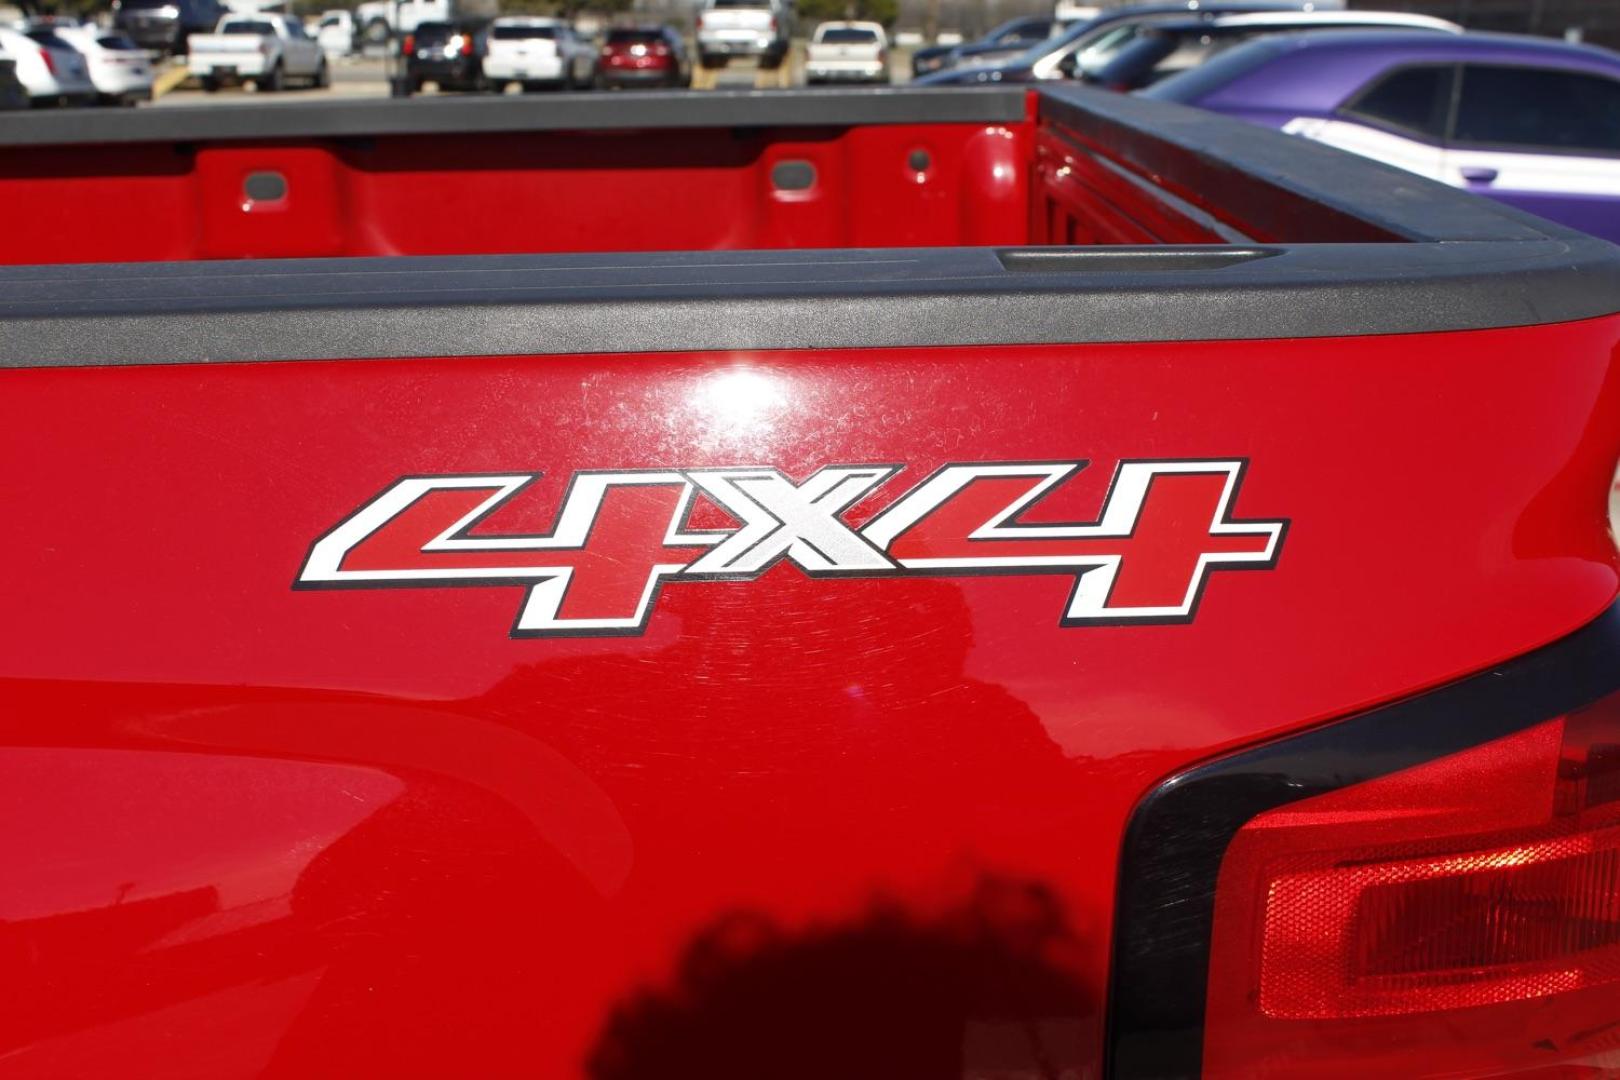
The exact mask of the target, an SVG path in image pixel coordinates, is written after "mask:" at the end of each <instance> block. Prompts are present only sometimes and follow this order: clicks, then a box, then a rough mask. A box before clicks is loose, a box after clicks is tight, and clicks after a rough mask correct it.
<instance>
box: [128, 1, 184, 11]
mask: <svg viewBox="0 0 1620 1080" xmlns="http://www.w3.org/2000/svg"><path fill="white" fill-rule="evenodd" d="M170 2H171V0H122V2H121V3H120V4H119V5H118V7H119V9H120V10H121V11H149V10H151V9H152V8H160V7H167V6H168V5H169V3H170Z"/></svg>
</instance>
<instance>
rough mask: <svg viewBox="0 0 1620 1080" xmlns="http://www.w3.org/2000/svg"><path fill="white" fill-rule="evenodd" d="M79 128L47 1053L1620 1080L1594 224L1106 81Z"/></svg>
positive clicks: (535, 1070) (55, 249)
mask: <svg viewBox="0 0 1620 1080" xmlns="http://www.w3.org/2000/svg"><path fill="white" fill-rule="evenodd" d="M40 121H41V118H39V117H33V116H23V117H4V118H0V145H3V146H5V147H6V151H5V154H4V156H3V157H0V198H5V199H6V201H7V204H8V205H12V206H23V207H26V208H27V214H26V215H23V214H18V215H15V217H14V220H13V222H12V223H11V224H12V226H13V227H12V228H11V231H10V232H9V234H8V246H7V248H6V249H5V251H4V252H3V255H4V257H5V259H6V261H7V262H8V263H11V264H15V265H9V266H5V267H0V367H3V369H4V370H0V387H3V392H0V432H3V433H4V434H3V442H0V447H3V450H0V462H3V463H4V468H5V475H6V477H7V480H6V492H7V498H6V500H5V503H4V506H5V508H6V510H7V511H8V512H7V515H6V517H7V522H8V527H7V528H6V529H5V530H4V531H3V532H0V554H3V565H4V566H5V567H6V568H7V570H6V571H5V575H4V578H3V582H4V584H3V588H0V596H3V597H4V598H5V610H6V612H7V614H8V615H9V616H10V617H9V618H8V619H7V620H6V629H5V630H4V631H3V632H0V663H3V669H0V676H3V677H0V725H3V732H4V737H3V739H0V805H3V806H4V808H5V809H4V814H3V817H4V819H5V820H6V821H8V823H9V825H10V827H9V828H8V829H7V830H5V834H4V839H3V840H0V853H3V859H0V863H3V865H5V866H6V867H7V868H8V869H7V874H6V875H5V878H4V881H3V884H0V956H4V957H5V958H6V963H5V965H4V970H5V972H6V974H5V975H4V976H3V977H0V987H3V996H0V1002H3V1004H4V1006H5V1007H4V1009H3V1010H0V1061H3V1062H4V1063H5V1069H4V1071H5V1073H6V1075H7V1076H64V1075H105V1074H110V1073H121V1072H124V1073H127V1072H134V1073H138V1074H139V1075H142V1076H152V1077H156V1076H200V1075H206V1076H211V1077H223V1076H238V1075H240V1076H251V1075H278V1076H279V1075H285V1076H299V1077H305V1076H316V1075H334V1076H335V1075H343V1076H362V1075H379V1076H384V1075H386V1076H406V1075H411V1076H416V1075H420V1076H444V1075H466V1076H497V1075H500V1076H506V1075H539V1076H567V1075H576V1074H587V1075H591V1076H596V1077H614V1078H620V1077H624V1078H629V1077H653V1076H659V1077H664V1076H680V1077H687V1076H693V1077H695V1076H704V1077H711V1078H723V1077H758V1076H772V1077H801V1076H802V1077H812V1076H814V1077H828V1076H845V1077H863V1076H870V1077H879V1076H881V1077H895V1076H928V1077H933V1076H963V1077H982V1078H1008V1077H1080V1076H1100V1075H1112V1076H1116V1077H1146V1076H1166V1075H1191V1074H1196V1073H1198V1072H1200V1071H1202V1072H1204V1073H1206V1074H1208V1075H1211V1076H1258V1075H1266V1076H1288V1075H1306V1074H1309V1075H1313V1076H1315V1075H1341V1074H1342V1075H1366V1074H1368V1073H1369V1072H1371V1071H1372V1070H1374V1069H1382V1070H1384V1071H1386V1072H1388V1073H1391V1074H1393V1075H1402V1076H1418V1075H1446V1076H1453V1075H1477V1074H1484V1073H1491V1074H1493V1075H1494V1074H1500V1073H1505V1072H1510V1071H1513V1070H1520V1071H1525V1070H1534V1069H1551V1068H1554V1067H1568V1068H1570V1069H1572V1070H1577V1071H1572V1072H1568V1073H1561V1074H1559V1075H1588V1074H1590V1075H1598V1074H1601V1072H1602V1070H1604V1069H1607V1068H1612V1067H1614V1066H1615V1065H1616V1062H1617V1060H1620V1059H1617V1058H1616V1054H1617V1053H1620V1039H1617V1038H1616V1036H1615V1035H1614V1034H1613V1032H1614V1031H1616V1030H1617V1027H1616V1024H1617V1022H1620V990H1617V988H1620V901H1617V898H1616V897H1617V894H1616V888H1617V887H1616V885H1615V884H1614V882H1615V881H1616V880H1620V879H1617V878H1616V876H1615V870H1614V867H1615V865H1616V861H1615V860H1616V859H1617V856H1616V852H1617V851H1620V813H1617V811H1620V785H1617V784H1616V783H1615V777H1616V775H1620V771H1617V770H1616V768H1615V765H1614V761H1615V759H1616V753H1615V750H1614V748H1615V747H1616V746H1617V745H1620V706H1616V705H1615V704H1614V703H1613V701H1612V699H1609V698H1608V697H1607V696H1606V695H1609V694H1610V693H1612V692H1613V691H1615V690H1617V689H1620V666H1616V664H1615V662H1614V659H1613V658H1614V656H1615V655H1616V653H1615V650H1616V649H1617V648H1620V614H1617V613H1616V611H1615V609H1614V608H1613V606H1612V605H1613V604H1614V601H1615V597H1616V593H1617V585H1620V577H1617V570H1620V561H1617V557H1616V552H1615V545H1614V541H1613V538H1612V536H1611V535H1610V532H1609V529H1608V524H1607V518H1606V505H1607V497H1608V492H1609V490H1610V487H1611V482H1612V479H1613V476H1614V472H1615V465H1616V462H1617V460H1620V415H1617V413H1620V390H1617V388H1616V385H1615V379H1616V369H1615V367H1614V363H1615V359H1616V348H1617V342H1620V315H1617V314H1616V313H1617V312H1620V252H1617V251H1616V250H1615V249H1614V248H1612V247H1610V246H1608V245H1606V244H1603V243H1601V242H1599V241H1596V240H1591V239H1589V238H1585V237H1582V236H1579V235H1577V234H1574V233H1570V232H1567V231H1563V230H1561V229H1559V228H1557V227H1555V226H1552V225H1550V224H1547V223H1545V222H1540V221H1538V220H1536V219H1533V218H1529V217H1526V216H1523V215H1518V214H1516V213H1514V212H1512V211H1508V210H1505V209H1503V208H1500V207H1497V206H1494V205H1492V204H1490V203H1488V202H1486V201H1484V200H1476V199H1472V198H1470V197H1467V196H1465V195H1463V194H1460V193H1456V192H1451V191H1448V190H1446V189H1444V188H1441V187H1439V186H1437V185H1432V184H1429V183H1427V182H1425V181H1421V180H1418V179H1416V178H1413V177H1409V176H1406V175H1405V174H1401V173H1396V172H1393V171H1390V170H1387V169H1385V168H1383V167H1381V166H1378V165H1375V164H1372V163H1369V162H1364V161H1360V160H1356V159H1352V158H1348V157H1344V156H1342V155H1339V154H1337V153H1335V152H1333V151H1329V150H1325V149H1323V148H1321V147H1317V146H1313V145H1310V144H1307V143H1305V142H1303V141H1301V140H1291V139H1288V138H1286V137H1284V136H1280V135H1276V134H1273V133H1270V132H1265V131H1261V130H1258V129H1251V128H1248V127H1245V126H1241V125H1238V124H1236V123H1229V122H1226V121H1222V120H1220V119H1217V118H1212V117H1208V116H1204V115H1201V114H1196V113H1192V112H1190V111H1186V110H1181V109H1178V108H1174V107H1168V106H1161V105H1156V104H1153V103H1149V102H1142V101H1135V100H1132V99H1128V98H1121V97H1115V96H1108V95H1102V94H1094V93H1090V92H1087V91H1083V90H1077V89H1067V88H1065V89H1058V90H1044V89H1043V90H1042V91H1041V92H1039V93H1038V94H1026V93H1025V92H1023V91H1021V90H1018V91H1015V90H1005V91H1003V90H988V91H984V92H978V91H965V92H934V93H929V92H922V91H910V92H905V91H899V92H870V93H868V92H842V91H839V92H825V93H807V94H796V93H782V94H769V93H766V94H737V95H729V94H716V95H702V96H698V95H693V96H690V97H688V96H684V95H656V94H654V95H645V96H638V97H633V98H630V97H627V98H613V99H607V100H604V99H602V98H570V97H562V98H558V99H555V100H554V101H550V102H547V103H544V104H536V103H533V102H530V101H519V100H515V99H514V100H502V101H495V102H489V101H482V102H474V101H454V100H444V101H435V102H427V101H419V102H398V103H375V104H363V105H353V106H324V105H323V106H307V107H306V106H283V107H279V108H275V109H268V108H267V109H260V110H254V111H251V112H248V111H235V110H232V109H230V108H220V109H212V110H208V111H206V112H200V113H197V114H186V115H180V114H179V113H178V112H176V113H175V114H173V115H170V114H166V113H165V112H164V111H161V110H159V111H153V112H146V111H141V112H137V113H135V114H134V115H120V116H117V117H113V116H100V115H96V116H91V115H86V116H68V117H53V118H50V120H49V122H40ZM1237 570H1243V571H1246V572H1244V573H1237V572H1235V571H1237ZM1581 1069H1585V1070H1588V1072H1580V1071H1578V1070H1581ZM1546 1075H1552V1074H1551V1073H1547V1074H1546Z"/></svg>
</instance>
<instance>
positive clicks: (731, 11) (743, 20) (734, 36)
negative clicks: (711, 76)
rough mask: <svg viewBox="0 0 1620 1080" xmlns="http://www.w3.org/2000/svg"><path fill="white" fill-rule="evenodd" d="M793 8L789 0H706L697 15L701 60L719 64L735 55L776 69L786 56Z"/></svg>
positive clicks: (715, 64) (704, 64)
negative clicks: (754, 59) (757, 60)
mask: <svg viewBox="0 0 1620 1080" xmlns="http://www.w3.org/2000/svg"><path fill="white" fill-rule="evenodd" d="M792 34H793V7H792V6H791V4H789V3H788V2H786V0H704V4H703V10H702V11H700V12H699V13H698V17H697V48H698V62H699V63H701V64H702V65H703V66H704V67H720V66H723V65H724V64H725V63H726V61H727V60H729V59H730V58H731V57H733V56H753V57H758V58H759V62H760V65H761V66H763V67H767V68H773V67H776V66H777V65H779V64H781V62H782V60H783V58H784V57H786V56H787V51H788V43H789V41H790V40H791V39H792Z"/></svg>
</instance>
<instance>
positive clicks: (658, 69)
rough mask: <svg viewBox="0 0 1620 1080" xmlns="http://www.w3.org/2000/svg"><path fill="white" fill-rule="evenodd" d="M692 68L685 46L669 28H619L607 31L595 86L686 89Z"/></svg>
mask: <svg viewBox="0 0 1620 1080" xmlns="http://www.w3.org/2000/svg"><path fill="white" fill-rule="evenodd" d="M691 81H692V65H691V62H690V61H689V60H688V59H687V57H686V42H684V41H682V40H681V35H680V34H679V33H677V32H676V31H675V30H674V29H672V28H671V27H668V26H618V27H614V28H613V29H612V30H609V31H608V35H607V40H606V41H604V42H603V43H602V57H601V59H600V60H599V61H598V62H597V65H596V82H597V85H598V86H603V87H624V86H663V87H673V86H687V85H689V84H690V83H691Z"/></svg>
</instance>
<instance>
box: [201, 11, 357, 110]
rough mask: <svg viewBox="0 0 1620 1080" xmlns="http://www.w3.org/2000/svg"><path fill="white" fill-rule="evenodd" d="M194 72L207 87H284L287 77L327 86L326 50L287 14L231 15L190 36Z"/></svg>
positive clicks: (329, 76) (328, 70) (264, 88)
mask: <svg viewBox="0 0 1620 1080" xmlns="http://www.w3.org/2000/svg"><path fill="white" fill-rule="evenodd" d="M189 66H190V68H191V73H192V75H194V76H196V78H197V79H198V81H200V82H201V83H202V85H203V89H204V90H208V91H214V90H218V89H219V88H220V87H221V86H227V85H230V84H233V83H243V82H251V83H253V85H254V86H255V87H256V88H257V89H259V90H263V91H269V92H274V91H278V90H283V89H285V88H286V85H287V80H288V79H299V80H302V81H303V82H304V83H305V84H306V85H308V86H329V85H330V84H331V81H332V69H331V66H330V65H329V64H328V62H327V59H326V53H325V52H324V51H323V50H322V49H321V47H320V45H319V44H318V43H316V41H315V39H314V38H312V37H310V36H309V32H308V31H307V30H305V29H304V24H303V23H302V22H300V21H299V20H298V19H295V18H293V17H291V16H289V15H272V14H270V13H268V12H266V13H261V14H258V15H227V16H226V17H225V18H223V19H221V20H220V21H219V28H218V29H217V30H216V31H215V32H214V33H212V34H195V35H193V36H192V39H191V59H190V61H189Z"/></svg>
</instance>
